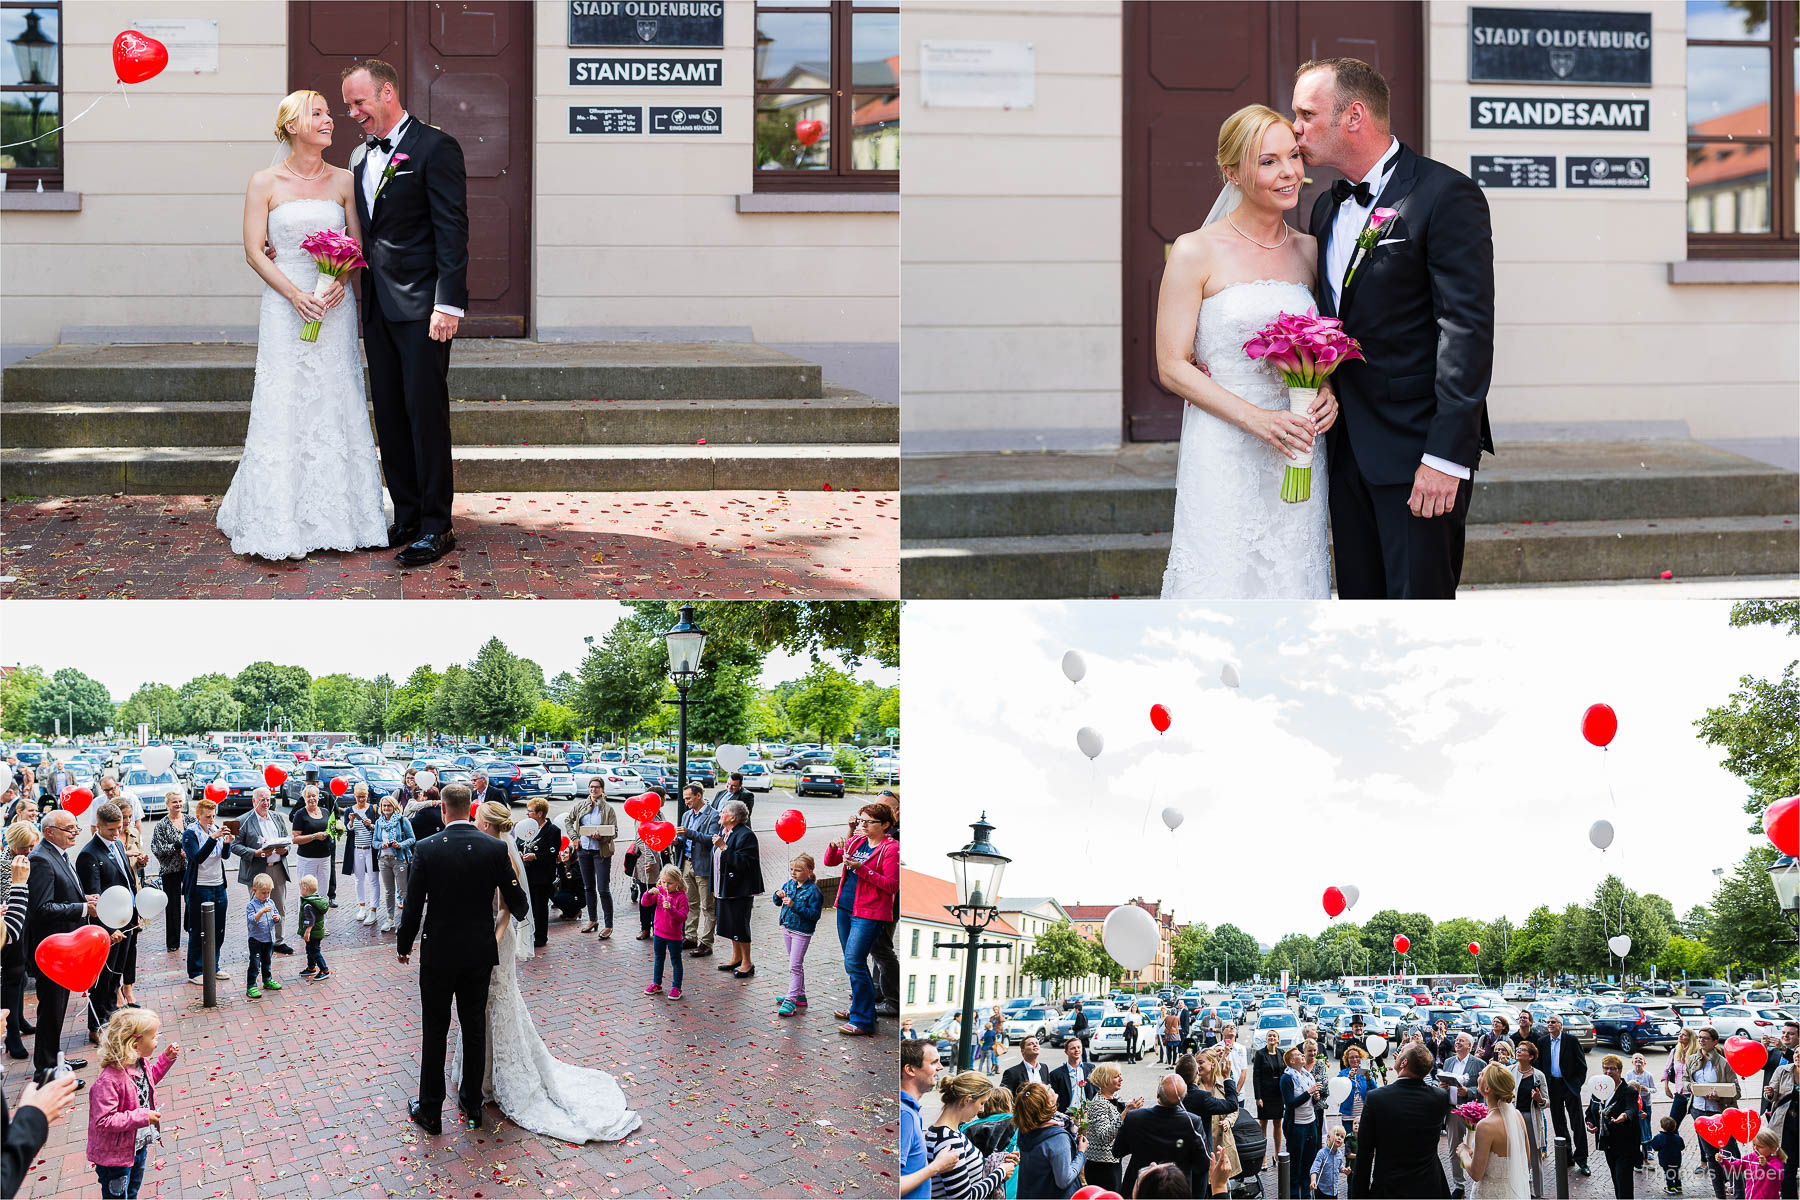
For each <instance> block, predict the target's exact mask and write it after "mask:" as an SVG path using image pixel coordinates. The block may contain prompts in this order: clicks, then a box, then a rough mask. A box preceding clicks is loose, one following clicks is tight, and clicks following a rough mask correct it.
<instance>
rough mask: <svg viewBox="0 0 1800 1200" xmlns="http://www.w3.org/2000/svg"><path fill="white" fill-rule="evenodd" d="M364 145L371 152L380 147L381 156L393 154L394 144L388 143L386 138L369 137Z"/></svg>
mask: <svg viewBox="0 0 1800 1200" xmlns="http://www.w3.org/2000/svg"><path fill="white" fill-rule="evenodd" d="M364 144H365V145H367V146H368V147H369V149H371V150H373V149H374V148H375V147H377V146H380V147H381V152H382V153H383V154H392V153H393V152H394V143H392V142H390V141H388V140H387V139H386V138H378V137H371V138H369V139H368V141H367V142H365V143H364Z"/></svg>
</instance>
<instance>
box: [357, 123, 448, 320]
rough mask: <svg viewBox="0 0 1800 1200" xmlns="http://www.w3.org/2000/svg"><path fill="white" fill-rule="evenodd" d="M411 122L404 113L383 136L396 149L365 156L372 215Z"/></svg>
mask: <svg viewBox="0 0 1800 1200" xmlns="http://www.w3.org/2000/svg"><path fill="white" fill-rule="evenodd" d="M410 120H412V115H411V114H410V113H407V112H405V111H402V112H401V113H400V119H399V120H398V121H396V122H395V123H394V127H393V128H392V129H390V130H388V131H387V132H386V133H384V134H382V135H381V136H382V137H384V138H386V139H387V141H388V144H389V145H390V146H392V147H394V149H393V150H391V151H390V150H383V149H382V148H381V147H380V146H371V147H369V148H368V150H367V152H366V153H365V154H364V155H363V163H362V190H363V200H364V201H365V202H366V203H367V204H368V206H369V212H370V214H371V215H373V214H374V212H375V193H376V192H378V191H380V190H381V173H382V172H383V171H385V170H387V165H388V160H389V159H391V158H393V156H394V154H395V153H397V152H398V151H399V149H400V134H401V131H402V130H404V129H405V128H406V123H407V122H408V121H410ZM401 169H402V170H404V169H405V166H404V164H402V167H401ZM432 307H433V308H434V309H436V310H437V311H438V312H441V313H446V314H448V315H449V316H452V317H458V318H460V317H462V316H463V315H464V310H463V309H460V308H457V307H456V306H454V305H451V304H434V305H432Z"/></svg>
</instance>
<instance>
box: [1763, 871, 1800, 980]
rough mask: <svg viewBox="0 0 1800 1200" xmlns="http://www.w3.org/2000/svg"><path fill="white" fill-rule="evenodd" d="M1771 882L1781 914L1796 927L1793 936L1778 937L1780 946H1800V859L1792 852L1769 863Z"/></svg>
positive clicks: (1777, 972)
mask: <svg viewBox="0 0 1800 1200" xmlns="http://www.w3.org/2000/svg"><path fill="white" fill-rule="evenodd" d="M1769 882H1770V883H1772V884H1774V885H1775V902H1776V903H1777V904H1779V905H1780V906H1781V915H1782V916H1784V917H1786V918H1787V920H1788V924H1790V925H1792V926H1793V927H1794V936H1793V937H1792V938H1777V939H1776V941H1775V944H1776V945H1778V946H1795V947H1800V860H1796V859H1795V858H1794V856H1793V855H1791V854H1783V855H1782V856H1781V857H1780V858H1778V859H1776V860H1775V861H1774V862H1772V863H1770V864H1769ZM1780 974H1781V972H1780V970H1779V969H1777V971H1776V975H1777V978H1776V980H1775V1000H1776V1002H1777V1003H1779V1002H1780V1001H1781V980H1780V978H1779V976H1780Z"/></svg>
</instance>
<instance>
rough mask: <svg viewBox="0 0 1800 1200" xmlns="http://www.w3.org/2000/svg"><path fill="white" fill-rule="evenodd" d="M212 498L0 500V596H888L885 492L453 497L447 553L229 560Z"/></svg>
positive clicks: (895, 572)
mask: <svg viewBox="0 0 1800 1200" xmlns="http://www.w3.org/2000/svg"><path fill="white" fill-rule="evenodd" d="M217 512H218V498H217V497H213V496H80V497H64V498H58V499H43V500H13V501H9V502H7V503H5V504H4V505H3V506H0V529H3V530H4V541H3V542H0V599H34V600H45V599H50V600H57V599H60V600H75V599H81V600H86V599H102V598H110V599H118V598H127V597H139V598H147V599H179V598H189V597H193V598H213V599H219V598H223V599H270V598H319V597H333V598H337V597H360V598H367V599H388V600H397V599H416V598H437V599H443V598H455V597H470V596H473V597H485V598H487V599H500V598H520V597H532V596H544V597H552V598H557V599H574V600H583V599H610V598H629V599H653V598H658V597H669V598H680V597H693V598H699V599H742V598H747V597H764V598H767V597H776V596H795V597H806V598H809V599H823V600H850V599H887V598H892V597H894V596H897V595H899V594H900V591H899V589H900V568H899V556H900V505H899V497H898V494H897V493H894V492H859V491H850V490H846V491H836V492H830V491H821V492H811V491H808V492H785V491H766V492H757V491H736V492H693V493H689V494H685V495H674V496H671V495H666V494H660V493H654V492H515V493H511V494H508V495H504V496H502V495H497V494H495V495H488V494H481V493H465V494H462V495H459V496H457V497H456V510H455V513H454V517H453V520H454V522H455V529H456V538H457V543H458V547H457V549H456V551H455V552H453V553H452V554H450V555H449V556H448V557H446V558H445V559H443V560H441V561H440V562H438V563H436V564H434V565H432V566H430V567H423V568H417V569H407V570H403V569H401V568H400V567H399V566H397V565H396V564H395V563H394V561H393V552H391V551H366V550H364V551H356V552H353V553H340V552H337V551H319V552H316V553H314V554H310V555H308V556H307V557H306V558H305V559H303V560H301V561H299V562H273V563H272V562H267V561H265V560H263V559H258V558H241V557H239V556H237V555H234V554H233V553H232V552H231V545H230V543H229V542H228V541H227V540H226V539H225V537H224V535H223V534H221V533H220V532H219V531H218V528H217V527H216V525H215V523H214V522H215V518H216V516H217Z"/></svg>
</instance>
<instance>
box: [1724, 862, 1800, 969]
mask: <svg viewBox="0 0 1800 1200" xmlns="http://www.w3.org/2000/svg"><path fill="white" fill-rule="evenodd" d="M1774 861H1775V847H1773V846H1771V845H1769V843H1768V842H1766V841H1765V842H1763V843H1762V844H1760V845H1757V846H1753V847H1752V848H1751V849H1750V851H1749V853H1747V854H1745V855H1744V857H1743V858H1742V859H1741V860H1740V861H1739V862H1738V865H1737V867H1736V868H1735V869H1733V870H1732V872H1731V873H1730V874H1728V875H1726V876H1725V877H1724V878H1723V879H1721V880H1720V881H1719V886H1718V888H1717V889H1716V890H1714V892H1713V902H1712V915H1713V920H1712V937H1711V939H1710V945H1711V946H1712V947H1713V949H1715V950H1716V951H1717V952H1718V953H1719V956H1720V957H1721V958H1722V959H1723V960H1724V961H1726V962H1735V963H1738V964H1740V965H1741V966H1744V967H1763V968H1767V967H1775V966H1779V965H1780V964H1782V963H1785V962H1789V961H1791V960H1792V959H1793V957H1794V946H1793V930H1792V928H1791V927H1790V926H1789V925H1788V922H1787V918H1786V917H1785V916H1783V915H1782V912H1781V909H1780V908H1779V907H1777V905H1776V900H1775V886H1774V885H1773V884H1771V883H1770V882H1769V873H1768V872H1769V867H1770V866H1771V865H1772V864H1773V863H1774ZM1782 939H1786V944H1785V945H1784V944H1782Z"/></svg>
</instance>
